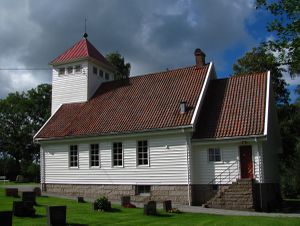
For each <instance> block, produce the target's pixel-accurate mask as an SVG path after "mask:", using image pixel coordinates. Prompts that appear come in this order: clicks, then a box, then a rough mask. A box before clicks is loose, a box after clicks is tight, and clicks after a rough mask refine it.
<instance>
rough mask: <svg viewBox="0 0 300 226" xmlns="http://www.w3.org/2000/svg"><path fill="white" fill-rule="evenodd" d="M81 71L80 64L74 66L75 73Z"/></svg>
mask: <svg viewBox="0 0 300 226" xmlns="http://www.w3.org/2000/svg"><path fill="white" fill-rule="evenodd" d="M80 72H81V65H76V66H75V73H80Z"/></svg>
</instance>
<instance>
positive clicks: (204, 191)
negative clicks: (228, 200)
mask: <svg viewBox="0 0 300 226" xmlns="http://www.w3.org/2000/svg"><path fill="white" fill-rule="evenodd" d="M220 187H227V186H226V185H220ZM191 189H192V205H193V206H201V205H202V204H205V203H206V202H207V201H208V200H210V199H211V198H213V197H214V196H215V195H216V194H217V192H218V187H217V189H213V185H211V184H193V185H191Z"/></svg>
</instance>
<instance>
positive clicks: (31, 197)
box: [22, 191, 36, 205]
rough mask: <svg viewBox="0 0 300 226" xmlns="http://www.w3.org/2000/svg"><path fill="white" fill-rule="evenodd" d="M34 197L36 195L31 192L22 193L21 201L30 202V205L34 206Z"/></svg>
mask: <svg viewBox="0 0 300 226" xmlns="http://www.w3.org/2000/svg"><path fill="white" fill-rule="evenodd" d="M35 196H36V194H35V192H33V191H24V192H22V201H23V202H30V203H31V204H32V205H36V201H35Z"/></svg>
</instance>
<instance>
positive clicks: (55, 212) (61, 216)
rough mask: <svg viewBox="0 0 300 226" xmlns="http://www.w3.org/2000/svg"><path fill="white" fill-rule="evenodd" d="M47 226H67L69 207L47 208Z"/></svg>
mask: <svg viewBox="0 0 300 226" xmlns="http://www.w3.org/2000/svg"><path fill="white" fill-rule="evenodd" d="M46 208H47V209H46V210H47V225H48V226H54V225H59V226H64V225H66V224H67V220H66V219H67V207H66V206H47V207H46Z"/></svg>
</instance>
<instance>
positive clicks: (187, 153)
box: [186, 136, 191, 206]
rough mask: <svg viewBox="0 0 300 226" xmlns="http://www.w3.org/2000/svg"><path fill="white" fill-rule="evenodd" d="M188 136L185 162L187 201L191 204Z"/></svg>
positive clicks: (187, 138)
mask: <svg viewBox="0 0 300 226" xmlns="http://www.w3.org/2000/svg"><path fill="white" fill-rule="evenodd" d="M190 144H191V142H190V138H189V137H188V136H187V137H186V146H187V148H186V163H187V185H188V203H189V206H191V188H190V186H191V183H190Z"/></svg>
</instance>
